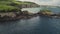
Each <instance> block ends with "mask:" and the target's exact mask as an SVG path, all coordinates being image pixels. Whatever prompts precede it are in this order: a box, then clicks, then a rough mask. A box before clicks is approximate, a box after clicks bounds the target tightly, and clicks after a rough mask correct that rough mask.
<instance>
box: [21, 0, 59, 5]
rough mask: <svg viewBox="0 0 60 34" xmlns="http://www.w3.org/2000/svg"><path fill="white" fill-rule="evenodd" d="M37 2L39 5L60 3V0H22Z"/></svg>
mask: <svg viewBox="0 0 60 34" xmlns="http://www.w3.org/2000/svg"><path fill="white" fill-rule="evenodd" d="M20 1H30V2H35V3H37V4H39V5H60V0H20Z"/></svg>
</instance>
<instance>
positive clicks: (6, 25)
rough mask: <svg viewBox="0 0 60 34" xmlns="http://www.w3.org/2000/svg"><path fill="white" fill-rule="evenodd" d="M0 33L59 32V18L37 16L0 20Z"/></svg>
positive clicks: (38, 33)
mask: <svg viewBox="0 0 60 34" xmlns="http://www.w3.org/2000/svg"><path fill="white" fill-rule="evenodd" d="M38 9H39V10H40V8H38ZM29 10H31V9H29ZM33 10H35V9H33ZM39 10H37V11H39ZM51 10H53V9H51ZM54 11H55V10H53V12H54ZM33 12H35V11H33ZM58 12H59V11H58ZM0 34H60V19H55V18H48V17H46V16H37V17H33V18H31V19H21V20H16V21H9V22H0Z"/></svg>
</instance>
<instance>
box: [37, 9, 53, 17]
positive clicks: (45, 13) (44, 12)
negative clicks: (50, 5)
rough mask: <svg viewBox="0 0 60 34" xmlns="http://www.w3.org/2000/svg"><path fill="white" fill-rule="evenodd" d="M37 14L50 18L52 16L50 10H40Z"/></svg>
mask: <svg viewBox="0 0 60 34" xmlns="http://www.w3.org/2000/svg"><path fill="white" fill-rule="evenodd" d="M38 13H39V14H43V15H47V16H50V15H51V14H52V11H51V10H48V9H43V10H40V12H38Z"/></svg>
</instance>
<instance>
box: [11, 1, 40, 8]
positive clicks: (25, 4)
mask: <svg viewBox="0 0 60 34" xmlns="http://www.w3.org/2000/svg"><path fill="white" fill-rule="evenodd" d="M12 5H14V3H12ZM15 5H16V6H18V7H20V8H32V7H40V5H38V4H36V3H33V2H21V1H17V2H16V3H15ZM15 5H14V6H15Z"/></svg>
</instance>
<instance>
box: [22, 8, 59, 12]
mask: <svg viewBox="0 0 60 34" xmlns="http://www.w3.org/2000/svg"><path fill="white" fill-rule="evenodd" d="M42 9H49V10H51V11H52V12H53V13H60V8H58V7H51V8H50V7H49V8H48V7H38V8H23V9H22V11H24V10H27V11H29V12H32V13H37V12H39V11H40V10H42Z"/></svg>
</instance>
